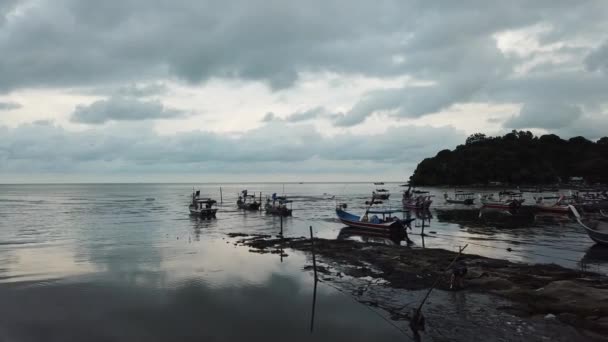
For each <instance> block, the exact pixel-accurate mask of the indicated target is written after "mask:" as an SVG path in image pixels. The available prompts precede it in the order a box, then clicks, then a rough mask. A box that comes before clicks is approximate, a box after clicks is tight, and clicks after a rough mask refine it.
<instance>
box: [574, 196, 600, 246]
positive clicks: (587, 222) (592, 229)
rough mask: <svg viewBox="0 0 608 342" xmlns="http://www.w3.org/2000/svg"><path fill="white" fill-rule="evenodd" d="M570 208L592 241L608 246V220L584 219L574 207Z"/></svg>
mask: <svg viewBox="0 0 608 342" xmlns="http://www.w3.org/2000/svg"><path fill="white" fill-rule="evenodd" d="M569 207H570V210H571V211H572V213H573V214H574V217H576V221H578V223H579V224H580V225H581V226H582V227H583V228H585V231H586V232H587V235H589V237H590V238H591V240H593V241H595V242H596V243H598V244H600V245H604V246H608V219H606V218H599V219H590V218H583V217H581V215H580V214H579V213H578V210H576V208H575V207H574V206H573V205H570V206H569Z"/></svg>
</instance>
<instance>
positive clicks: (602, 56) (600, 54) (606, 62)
mask: <svg viewBox="0 0 608 342" xmlns="http://www.w3.org/2000/svg"><path fill="white" fill-rule="evenodd" d="M585 63H586V64H587V67H588V68H589V69H590V70H605V71H607V72H608V41H606V42H604V44H602V45H601V46H600V47H598V48H597V49H595V50H594V51H592V52H591V53H590V54H589V55H588V56H587V58H585Z"/></svg>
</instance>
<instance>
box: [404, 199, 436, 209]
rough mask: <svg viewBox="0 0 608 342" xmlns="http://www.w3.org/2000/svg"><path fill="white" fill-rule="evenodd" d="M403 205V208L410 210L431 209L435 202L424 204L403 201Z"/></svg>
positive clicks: (425, 202)
mask: <svg viewBox="0 0 608 342" xmlns="http://www.w3.org/2000/svg"><path fill="white" fill-rule="evenodd" d="M402 203H403V207H404V208H408V209H428V208H430V207H431V204H432V203H433V201H430V200H429V201H424V202H418V201H405V200H404V201H402Z"/></svg>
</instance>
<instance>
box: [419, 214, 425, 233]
mask: <svg viewBox="0 0 608 342" xmlns="http://www.w3.org/2000/svg"><path fill="white" fill-rule="evenodd" d="M420 236H424V216H422V230H421V231H420Z"/></svg>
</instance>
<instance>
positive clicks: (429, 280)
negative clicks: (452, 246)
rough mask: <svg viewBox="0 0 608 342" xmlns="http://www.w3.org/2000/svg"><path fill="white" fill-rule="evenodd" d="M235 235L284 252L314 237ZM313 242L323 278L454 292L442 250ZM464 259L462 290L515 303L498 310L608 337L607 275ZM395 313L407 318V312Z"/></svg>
mask: <svg viewBox="0 0 608 342" xmlns="http://www.w3.org/2000/svg"><path fill="white" fill-rule="evenodd" d="M230 236H231V237H233V238H236V239H237V242H236V243H237V244H239V245H242V246H247V247H249V248H250V251H251V252H256V253H277V254H282V255H285V249H293V250H298V251H303V252H306V253H309V252H310V251H311V241H310V239H305V238H280V237H274V238H273V237H270V236H267V235H247V234H231V235H230ZM314 246H315V253H316V254H317V256H318V257H320V259H321V260H322V261H323V262H324V265H325V266H324V267H319V268H318V269H317V271H318V272H320V273H321V274H322V275H324V276H332V275H337V274H338V275H345V276H351V277H356V278H363V277H368V278H369V277H371V278H376V279H377V278H381V279H383V280H384V281H385V282H384V284H385V286H389V287H392V288H395V289H405V290H424V289H428V288H429V287H431V286H432V285H433V283H435V281H436V279H438V278H439V279H440V281H439V282H438V284H437V289H439V290H446V291H449V279H450V272H449V271H448V270H447V268H448V266H449V265H450V263H451V262H452V260H454V258H455V257H456V256H457V253H455V252H452V251H448V250H443V249H422V248H408V247H403V246H385V245H376V244H369V243H360V242H356V241H350V240H326V239H315V241H314ZM465 252H466V251H465ZM459 260H461V261H462V262H463V263H464V264H466V266H467V268H468V273H467V275H466V281H465V288H464V289H463V290H461V291H464V292H473V293H483V294H489V295H493V296H498V297H500V298H501V299H506V300H507V301H508V302H509V303H510V305H506V306H502V307H501V308H499V309H500V310H504V311H507V312H509V313H511V314H515V315H517V316H519V317H536V318H539V317H540V318H543V317H546V318H549V319H556V320H558V321H560V322H562V323H564V324H567V325H570V326H572V327H574V328H576V329H577V330H578V331H581V332H583V333H584V334H585V336H589V337H590V338H594V339H595V338H601V336H608V278H606V277H604V276H601V275H598V274H595V273H589V272H583V271H578V270H572V269H567V268H564V267H561V266H557V265H553V264H536V265H528V264H523V263H514V262H510V261H506V260H497V259H491V258H486V257H482V256H478V255H472V254H466V253H464V254H461V255H460V257H459ZM328 265H329V266H328ZM380 304H382V303H380ZM391 314H392V315H393V316H394V317H402V318H407V317H408V313H406V312H402V313H399V312H392V313H391Z"/></svg>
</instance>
